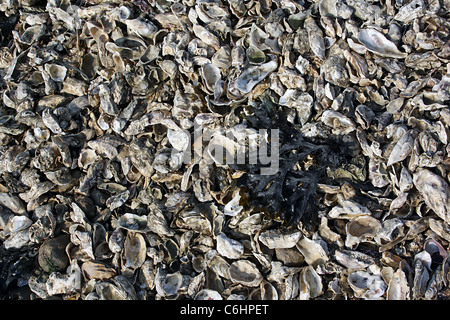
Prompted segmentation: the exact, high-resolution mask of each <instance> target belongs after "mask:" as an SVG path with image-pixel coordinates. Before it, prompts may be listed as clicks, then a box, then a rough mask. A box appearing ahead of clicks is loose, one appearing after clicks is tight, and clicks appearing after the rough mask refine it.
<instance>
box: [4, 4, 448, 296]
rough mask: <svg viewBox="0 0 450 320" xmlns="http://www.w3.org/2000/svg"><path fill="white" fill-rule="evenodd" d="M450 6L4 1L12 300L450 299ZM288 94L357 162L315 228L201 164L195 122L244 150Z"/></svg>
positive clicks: (321, 190) (320, 200) (296, 118)
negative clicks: (262, 117) (251, 120)
mask: <svg viewBox="0 0 450 320" xmlns="http://www.w3.org/2000/svg"><path fill="white" fill-rule="evenodd" d="M449 11H450V2H449V1H448V0H442V1H439V0H411V1H408V0H395V1H394V0H386V1H370V2H366V1H363V0H318V1H291V0H212V1H201V0H199V1H195V0H168V1H162V0H148V1H146V0H136V1H121V0H109V1H100V0H86V1H69V0H49V1H39V0H1V1H0V19H1V21H0V29H2V35H1V38H0V44H1V47H0V90H1V92H0V93H1V106H0V243H1V245H2V246H1V249H0V262H1V265H0V280H1V282H0V295H1V298H2V299H8V298H9V299H51V298H62V299H90V300H96V299H101V300H112V299H229V300H232V299H240V300H246V299H249V300H260V299H274V300H277V299H280V300H282V299H286V300H288V299H392V300H394V299H403V300H404V299H444V298H446V297H448V294H449V291H448V282H449V275H448V272H449V267H450V260H449V259H450V258H449V255H448V246H449V243H450V227H449V224H450V191H449V179H450V170H449V169H450V162H449V153H450V147H449V141H448V139H449V138H450V136H449V134H450V131H449V126H450V110H449V106H448V105H449V100H450V38H449V31H450V20H449V19H448V18H449V16H448V12H449ZM3 31H5V32H3ZM268 101H269V102H270V103H271V105H272V106H274V108H276V110H277V112H279V113H284V114H285V115H286V119H287V120H288V122H289V125H292V127H293V128H294V127H295V128H298V130H299V131H298V132H299V134H302V135H303V136H304V137H305V138H306V139H308V141H312V142H314V141H327V139H328V140H329V139H331V138H330V137H333V140H332V141H335V142H336V141H337V142H339V143H342V145H345V150H346V152H348V154H345V155H344V156H345V157H346V159H347V161H346V163H343V164H342V166H341V167H339V168H326V175H327V178H328V179H327V182H326V183H325V182H324V181H321V182H320V183H318V184H317V190H316V198H317V204H318V210H317V212H316V213H315V220H316V221H317V223H315V224H311V223H309V222H308V221H303V220H302V221H301V222H299V223H298V224H295V225H286V224H284V223H283V221H280V220H279V219H277V218H276V214H275V215H271V214H268V213H267V212H264V210H258V209H256V208H254V207H252V206H249V205H248V203H249V200H251V199H249V197H251V195H250V194H249V193H248V192H247V191H246V189H245V187H243V186H240V185H238V183H237V180H238V178H240V177H241V176H243V175H245V172H244V171H240V170H235V169H232V168H231V167H229V166H227V165H219V164H218V163H217V161H214V156H213V155H212V154H209V156H210V157H211V158H213V159H212V160H213V161H212V162H209V164H207V165H205V163H201V162H202V161H203V160H200V162H198V161H197V162H195V161H194V160H193V161H191V163H189V164H186V163H183V159H184V156H185V153H186V152H188V151H189V150H188V148H189V145H188V143H189V141H190V140H191V137H190V136H189V135H190V134H191V135H192V134H194V128H201V130H202V132H203V134H204V135H210V136H212V137H213V138H212V141H214V142H215V143H217V144H219V145H224V146H225V145H226V146H230V145H231V149H233V150H232V152H235V151H236V150H237V149H238V148H239V147H240V146H241V147H242V146H243V145H241V142H240V141H239V135H240V134H242V132H245V133H246V134H254V135H256V136H257V135H258V131H257V130H258V129H259V128H252V127H250V126H249V125H248V123H247V122H246V121H245V115H250V114H251V113H252V110H254V109H255V108H258V106H260V105H261V104H264V103H267V102H268ZM280 129H281V130H282V129H283V128H280ZM228 134H231V135H232V136H234V137H235V138H236V139H235V140H233V141H232V140H230V139H229V138H228V137H229V135H228ZM262 139H263V137H258V139H256V141H261V140H262ZM236 141H237V142H236ZM330 141H331V140H330ZM242 143H245V142H242ZM206 156H208V155H206ZM281 161H282V159H281ZM311 161H314V160H313V157H311ZM280 166H283V163H282V162H281V163H280ZM308 167H309V165H307V164H305V163H302V164H295V168H296V169H295V170H308Z"/></svg>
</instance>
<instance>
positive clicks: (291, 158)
mask: <svg viewBox="0 0 450 320" xmlns="http://www.w3.org/2000/svg"><path fill="white" fill-rule="evenodd" d="M285 114H286V113H284V112H276V110H275V109H274V108H267V107H265V106H264V104H261V105H259V106H258V107H256V108H255V109H254V112H253V114H252V115H250V116H248V117H247V118H246V121H247V123H248V125H249V126H250V127H253V128H258V129H268V130H269V129H279V145H280V148H279V169H278V171H277V172H276V173H275V174H273V175H262V174H261V168H262V167H264V165H262V164H260V163H258V164H253V165H248V164H247V165H236V164H235V165H232V166H231V167H232V168H233V169H237V170H245V171H246V172H247V173H246V174H244V175H243V176H242V177H240V178H239V179H238V181H237V186H238V187H243V188H245V189H247V190H248V193H249V201H248V205H250V206H254V207H255V208H257V209H260V210H261V211H263V212H266V213H267V214H268V215H269V216H270V217H272V218H277V219H281V221H282V222H283V223H284V224H286V225H296V224H298V223H299V222H300V221H302V222H303V223H304V224H305V225H306V226H308V225H309V226H310V227H312V226H313V225H317V224H318V219H317V202H316V188H317V184H318V183H325V182H327V181H328V180H329V179H328V177H327V174H326V168H327V167H330V168H336V167H339V166H340V165H342V164H343V163H346V162H347V159H346V158H345V157H344V154H345V153H344V152H343V150H342V148H341V147H340V146H339V145H338V144H337V143H336V141H333V140H332V139H329V140H327V141H321V142H320V143H319V142H317V141H316V142H312V141H310V140H308V139H307V138H305V137H304V136H303V134H302V133H301V131H300V128H299V127H298V126H296V125H293V124H292V123H290V122H288V120H287V119H286V116H285ZM269 143H270V142H269ZM269 149H270V148H269ZM307 157H308V158H313V159H314V164H313V165H312V166H310V167H308V168H307V169H305V170H298V166H297V168H294V167H295V165H296V164H297V163H302V162H303V161H305V160H306V159H307Z"/></svg>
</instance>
